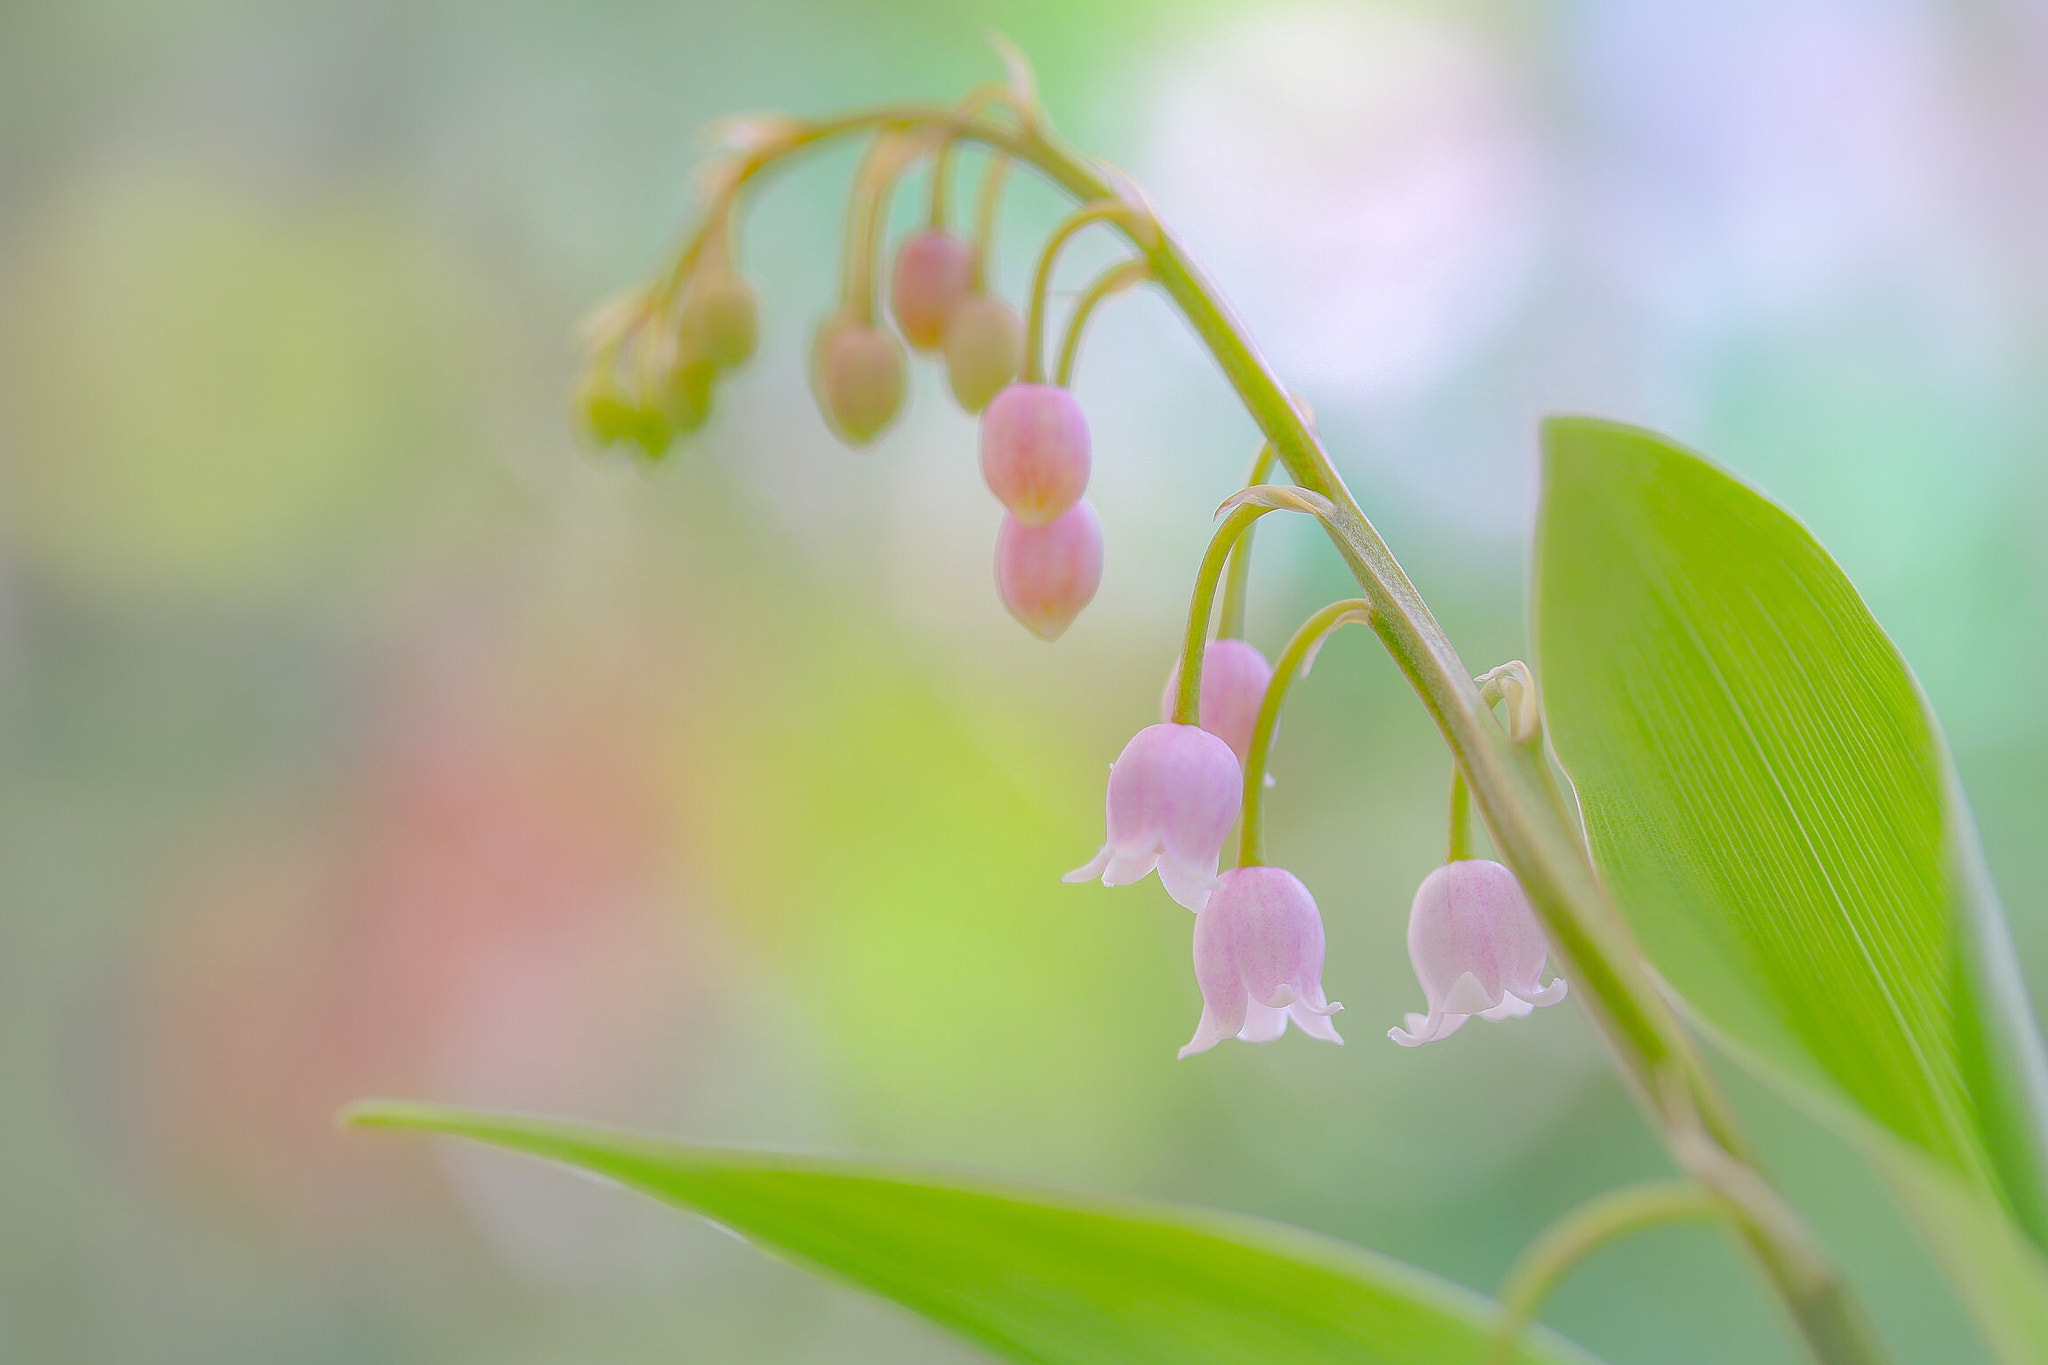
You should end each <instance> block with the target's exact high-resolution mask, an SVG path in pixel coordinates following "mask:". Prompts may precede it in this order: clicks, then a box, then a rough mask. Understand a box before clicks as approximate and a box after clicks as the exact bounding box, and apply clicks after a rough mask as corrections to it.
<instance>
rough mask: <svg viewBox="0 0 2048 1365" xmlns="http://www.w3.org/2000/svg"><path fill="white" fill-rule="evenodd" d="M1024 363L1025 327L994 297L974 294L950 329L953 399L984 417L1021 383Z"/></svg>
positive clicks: (948, 374) (956, 314)
mask: <svg viewBox="0 0 2048 1365" xmlns="http://www.w3.org/2000/svg"><path fill="white" fill-rule="evenodd" d="M1023 359H1024V323H1023V322H1022V320H1021V319H1019V318H1018V316H1017V310H1016V309H1014V308H1012V307H1010V305H1009V304H1007V303H1004V302H1003V301H1002V300H1001V299H999V298H996V297H995V296H994V295H992V294H969V295H968V296H967V297H966V298H964V299H962V300H960V303H959V305H958V306H957V307H955V308H954V309H953V316H952V318H951V319H950V320H949V321H948V322H947V323H946V378H947V379H948V380H949V381H950V382H951V383H952V385H953V397H954V398H955V399H956V400H958V401H959V404H960V406H961V407H963V408H965V409H966V410H967V411H969V412H980V411H981V410H982V409H983V408H984V407H987V406H988V401H989V399H991V398H994V397H995V396H996V394H997V393H998V392H1000V391H1001V390H1002V387H1003V385H1005V384H1007V383H1009V382H1010V381H1011V380H1012V379H1015V378H1016V377H1017V367H1018V366H1019V365H1020V364H1021V363H1022V361H1023Z"/></svg>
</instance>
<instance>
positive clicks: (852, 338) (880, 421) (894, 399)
mask: <svg viewBox="0 0 2048 1365" xmlns="http://www.w3.org/2000/svg"><path fill="white" fill-rule="evenodd" d="M811 385H812V388H813V389H814V390H815V392H816V394H817V399H818V408H819V410H820V411H822V412H823V413H824V414H825V421H826V422H827V424H829V425H830V426H831V428H832V430H833V431H834V432H835V433H837V435H838V436H839V439H840V440H842V441H845V442H846V443H847V444H848V445H856V446H864V445H866V444H867V443H868V442H870V441H872V440H874V439H875V437H877V436H879V435H881V434H882V429H883V428H884V427H886V426H888V425H889V423H890V422H892V421H894V420H895V419H896V413H897V410H898V409H900V408H901V407H902V406H903V387H904V371H903V347H902V345H901V344H899V343H898V342H897V340H896V338H895V337H893V336H891V335H889V333H887V332H884V331H882V330H881V329H880V328H877V327H871V326H869V325H868V324H866V323H864V322H862V321H860V320H859V319H858V318H852V317H847V316H845V315H843V314H842V315H840V316H837V317H833V318H828V319H826V321H825V323H824V324H823V325H822V326H820V327H819V328H818V337H817V341H816V343H815V344H814V345H813V347H812V350H811Z"/></svg>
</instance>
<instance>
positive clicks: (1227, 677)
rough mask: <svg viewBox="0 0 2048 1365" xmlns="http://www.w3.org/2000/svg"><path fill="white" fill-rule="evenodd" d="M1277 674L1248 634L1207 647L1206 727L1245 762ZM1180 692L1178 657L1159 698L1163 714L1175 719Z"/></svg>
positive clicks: (1204, 665) (1203, 717)
mask: <svg viewBox="0 0 2048 1365" xmlns="http://www.w3.org/2000/svg"><path fill="white" fill-rule="evenodd" d="M1272 680H1273V666H1272V665H1271V664H1269V663H1267V662H1266V656H1265V655H1263V654H1261V653H1259V651H1258V649H1257V648H1256V647H1254V646H1253V645H1250V644H1247V643H1246V642H1245V641H1243V640H1211V641H1210V642H1209V643H1208V644H1207V645H1206V646H1204V647H1203V649H1202V698H1201V705H1200V707H1199V708H1198V709H1199V710H1200V712H1201V723H1202V728H1203V729H1204V730H1207V731H1208V732H1209V733H1210V734H1212V735H1215V736H1216V737H1217V738H1219V739H1221V740H1222V741H1223V742H1224V743H1225V744H1228V745H1229V746H1230V749H1231V752H1232V753H1234V754H1236V755H1237V761H1238V762H1239V763H1244V762H1247V761H1249V759H1250V757H1251V751H1252V730H1253V728H1254V727H1256V726H1257V724H1258V720H1259V707H1260V705H1261V704H1262V703H1263V702H1264V701H1265V700H1266V684H1267V683H1269V682H1271V681H1272ZM1179 693H1180V662H1179V660H1175V661H1174V665H1173V671H1172V672H1171V673H1168V674H1167V675H1166V692H1165V694H1164V695H1163V696H1161V697H1160V699H1159V717H1160V719H1161V720H1172V719H1173V703H1174V700H1175V698H1176V697H1177V696H1178V695H1179Z"/></svg>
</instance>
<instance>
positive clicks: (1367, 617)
mask: <svg viewBox="0 0 2048 1365" xmlns="http://www.w3.org/2000/svg"><path fill="white" fill-rule="evenodd" d="M1231 515H1233V516H1235V515H1236V513H1232V514H1231ZM1371 620H1372V603H1370V602H1368V601H1366V600H1365V599H1364V598H1362V597H1351V598H1346V599H1345V600H1344V601H1342V602H1332V603H1330V605H1329V606H1327V607H1324V608H1323V609H1322V610H1321V611H1319V612H1317V613H1316V614H1315V615H1313V616H1311V617H1309V618H1308V620H1306V621H1303V622H1302V623H1301V628H1300V629H1298V630H1296V631H1295V632H1294V636H1293V638H1292V639H1290V640H1288V642H1287V645H1286V647H1285V648H1284V649H1282V650H1281V651H1280V657H1279V659H1278V660H1276V661H1275V662H1274V664H1273V676H1272V678H1271V680H1270V681H1268V682H1267V683H1266V695H1265V696H1264V697H1262V698H1260V699H1259V715H1258V719H1257V720H1256V721H1254V722H1253V724H1252V743H1251V748H1249V749H1247V750H1246V751H1245V760H1244V813H1243V815H1242V816H1241V817H1240V819H1239V821H1238V841H1237V862H1238V865H1239V866H1240V867H1256V866H1257V865H1258V864H1260V863H1263V862H1264V861H1266V852H1265V844H1266V832H1265V815H1266V758H1267V755H1268V754H1270V753H1271V752H1272V751H1273V736H1274V734H1275V733H1277V732H1278V730H1279V728H1280V708H1281V707H1282V706H1284V705H1286V703H1287V689H1288V688H1289V687H1290V686H1292V685H1293V683H1294V679H1295V675H1297V674H1302V673H1307V672H1308V669H1309V665H1310V664H1311V663H1313V662H1314V661H1315V657H1316V651H1317V650H1318V649H1321V648H1322V646H1323V640H1324V638H1325V637H1326V636H1328V635H1329V634H1330V632H1331V631H1333V630H1335V629H1337V627H1339V626H1341V625H1343V624H1345V623H1346V622H1347V621H1356V622H1359V623H1360V624H1361V625H1363V624H1368V623H1370V622H1371Z"/></svg>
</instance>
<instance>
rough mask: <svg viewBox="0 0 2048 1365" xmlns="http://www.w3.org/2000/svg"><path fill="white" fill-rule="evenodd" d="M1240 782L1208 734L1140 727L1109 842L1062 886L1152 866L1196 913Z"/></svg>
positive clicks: (1112, 881) (1113, 882)
mask: <svg viewBox="0 0 2048 1365" xmlns="http://www.w3.org/2000/svg"><path fill="white" fill-rule="evenodd" d="M1084 505H1085V504H1084ZM1243 783H1244V779H1243V776H1242V770H1241V769H1240V768H1239V767H1238V766H1237V755H1235V754H1233V753H1231V752H1230V746H1229V745H1227V744H1225V743H1224V742H1223V741H1222V740H1220V739H1218V738H1216V736H1214V735H1212V734H1210V733H1209V732H1208V731H1207V730H1204V729H1202V728H1200V727H1199V726H1194V725H1148V726H1146V727H1145V728H1144V729H1142V730H1140V731H1138V733H1137V734H1135V735H1133V736H1132V737H1131V742H1130V743H1129V744H1126V745H1125V746H1124V751H1123V752H1122V753H1121V754H1118V755H1117V760H1116V762H1115V763H1113V764H1111V765H1110V769H1109V799H1108V801H1107V802H1106V805H1107V808H1108V817H1109V839H1108V841H1107V842H1105V843H1104V844H1103V845H1102V850H1101V851H1100V852H1099V853H1097V854H1096V855H1095V857H1094V859H1093V860H1092V861H1090V862H1089V863H1088V865H1087V866H1086V867H1077V868H1075V869H1074V870H1073V871H1072V872H1069V873H1068V874H1067V875H1066V877H1065V880H1067V881H1070V882H1085V881H1089V880H1091V879H1093V878H1095V877H1100V878H1102V884H1103V885H1104V886H1126V885H1128V884H1130V883H1131V882H1135V881H1138V880H1139V879H1141V878H1142V877H1144V875H1145V874H1146V873H1147V872H1150V871H1152V870H1153V869H1154V868H1157V869H1158V870H1159V880H1160V881H1161V882H1162V883H1163V884H1164V885H1165V887H1166V893H1167V894H1168V895H1169V896H1172V897H1173V898H1174V899H1175V900H1177V901H1179V902H1180V903H1181V904H1182V905H1185V906H1186V907H1187V908H1188V909H1190V910H1200V909H1201V908H1202V903H1203V902H1204V901H1206V900H1207V899H1208V898H1209V891H1210V888H1211V887H1213V886H1215V884H1216V860H1217V858H1218V856H1219V855H1220V854H1221V853H1222V851H1223V841H1224V840H1225V839H1226V838H1228V837H1229V836H1230V827H1231V826H1232V825H1234V824H1236V823H1237V811H1238V806H1239V805H1240V803H1242V801H1243V800H1244V791H1243ZM1319 941H1320V940H1319ZM1318 951H1320V949H1319V950H1318Z"/></svg>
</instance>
